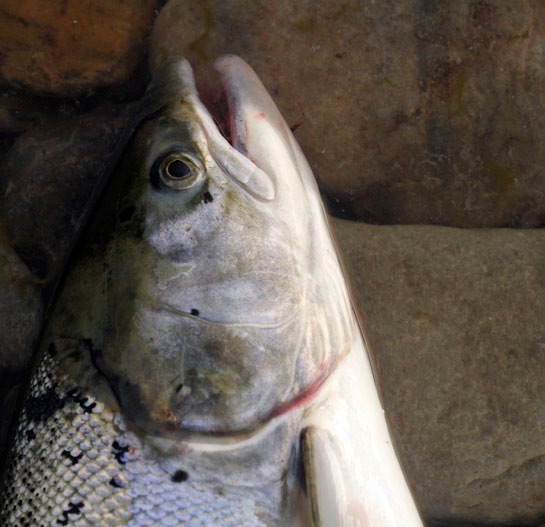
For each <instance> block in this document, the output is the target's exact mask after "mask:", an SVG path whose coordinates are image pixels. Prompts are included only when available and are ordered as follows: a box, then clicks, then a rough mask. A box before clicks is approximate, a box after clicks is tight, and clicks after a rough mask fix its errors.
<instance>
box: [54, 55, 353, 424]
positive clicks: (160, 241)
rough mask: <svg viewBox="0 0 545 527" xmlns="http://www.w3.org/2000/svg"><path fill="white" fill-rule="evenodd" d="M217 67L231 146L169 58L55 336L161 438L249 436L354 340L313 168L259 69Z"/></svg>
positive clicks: (81, 252) (183, 68) (125, 146)
mask: <svg viewBox="0 0 545 527" xmlns="http://www.w3.org/2000/svg"><path fill="white" fill-rule="evenodd" d="M216 68H217V69H218V70H219V72H220V75H221V77H222V80H223V84H224V86H225V89H226V92H227V98H228V101H229V104H230V115H231V119H232V122H231V134H232V142H233V144H232V145H231V144H229V142H228V141H227V140H226V139H225V138H224V137H223V136H222V135H221V133H220V132H219V130H218V128H217V127H216V125H215V124H214V121H213V119H212V117H211V116H210V114H209V113H208V111H207V110H206V108H205V106H204V105H203V104H202V102H201V101H200V99H199V97H198V94H197V91H196V88H195V83H194V80H193V75H192V71H191V68H190V66H189V64H188V63H187V62H186V61H185V60H183V59H178V60H175V61H170V62H167V63H165V64H164V65H163V66H162V68H161V69H160V70H159V71H158V72H157V73H156V75H155V77H154V79H153V82H152V83H151V85H150V87H149V89H148V91H147V93H146V95H145V97H144V99H143V101H142V103H141V105H140V109H139V110H138V112H137V114H136V116H135V118H134V120H133V121H132V123H131V125H130V126H129V127H128V129H127V131H126V132H125V134H124V136H123V138H122V140H121V143H120V147H119V150H118V159H117V162H116V163H115V169H114V170H113V173H112V175H111V179H110V181H109V183H108V185H107V187H106V188H105V190H104V192H103V195H102V197H101V199H100V202H99V204H98V206H97V208H96V210H95V212H94V213H93V216H92V218H91V220H90V222H89V224H88V226H87V228H86V231H85V233H84V235H83V237H82V239H81V241H80V243H79V245H78V248H77V250H76V251H75V255H74V258H73V260H72V263H71V265H70V270H69V272H68V275H67V279H66V281H65V285H64V288H63V289H62V291H61V293H60V295H59V299H58V303H57V305H56V307H55V311H54V313H53V316H52V318H51V322H50V324H49V328H48V331H47V334H48V339H49V342H51V341H53V342H54V343H55V345H56V346H57V348H58V349H59V350H61V355H62V356H64V357H65V358H66V359H65V367H66V368H74V367H76V366H74V357H78V360H80V362H81V361H83V362H85V361H86V360H87V361H88V360H91V362H92V367H91V368H96V369H97V370H98V371H99V372H100V374H101V375H102V376H103V377H105V378H106V379H107V382H108V385H109V386H110V387H111V389H112V390H113V392H114V394H115V396H116V398H117V400H118V403H119V405H120V407H121V410H122V411H123V412H124V414H125V415H126V416H127V417H129V419H131V420H132V421H133V423H134V424H136V425H137V426H138V427H139V428H141V429H142V430H144V431H147V432H150V433H153V434H176V433H177V432H180V431H181V432H187V431H190V432H201V433H209V432H213V433H220V434H235V433H240V432H245V431H249V430H253V429H255V428H256V427H258V426H260V425H261V424H262V423H264V422H265V421H266V420H268V419H269V418H271V417H273V416H275V415H278V414H279V413H281V412H283V411H285V410H287V409H289V408H290V405H292V404H294V403H296V402H297V400H298V399H299V398H302V397H305V396H306V395H308V394H309V393H310V392H311V391H313V390H315V389H316V388H317V387H318V386H319V385H320V384H321V382H323V380H324V379H325V378H326V377H327V376H328V374H329V372H330V371H331V370H332V369H333V368H334V366H335V364H336V363H337V361H338V359H339V358H340V357H341V356H342V355H343V354H345V353H346V352H347V351H348V349H349V348H350V345H351V343H352V340H353V337H354V332H355V327H354V326H353V324H354V322H353V319H352V317H351V314H350V313H351V311H350V305H349V299H348V296H347V293H346V290H345V285H344V280H343V278H342V276H341V271H340V266H339V263H338V261H337V256H336V253H335V249H334V247H333V246H332V243H331V241H330V235H329V232H328V226H327V222H326V219H325V214H324V211H323V208H322V204H321V201H320V197H319V194H318V191H317V188H316V185H315V183H314V180H313V177H312V174H311V172H310V168H309V167H308V164H307V162H306V161H305V159H304V157H303V155H302V153H301V151H300V149H299V147H298V145H297V144H296V142H295V140H294V138H293V136H292V134H291V132H290V130H289V128H288V126H287V125H286V123H285V122H284V120H283V119H282V117H281V115H280V113H279V112H278V110H277V108H276V106H275V105H274V103H273V101H272V100H271V98H270V97H269V95H268V94H267V92H266V90H265V88H264V87H263V85H262V84H261V82H260V81H259V80H258V78H257V76H256V75H255V73H254V72H253V71H252V70H251V69H250V67H249V66H248V65H247V64H246V63H244V62H243V61H242V60H241V59H238V58H236V57H230V56H229V57H224V58H222V59H220V60H219V61H218V62H217V64H216ZM46 340H47V339H46ZM82 342H84V343H85V345H84V346H82V345H81V343H82ZM45 345H48V344H47V342H46V344H45ZM78 368H80V369H81V366H78ZM89 378H91V376H90V377H89Z"/></svg>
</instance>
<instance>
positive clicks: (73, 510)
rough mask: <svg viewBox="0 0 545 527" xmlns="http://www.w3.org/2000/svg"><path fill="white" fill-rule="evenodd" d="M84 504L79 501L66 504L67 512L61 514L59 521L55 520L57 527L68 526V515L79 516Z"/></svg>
mask: <svg viewBox="0 0 545 527" xmlns="http://www.w3.org/2000/svg"><path fill="white" fill-rule="evenodd" d="M83 505H84V502H83V501H80V502H78V503H72V502H71V501H69V502H68V510H65V511H63V512H62V518H61V519H60V520H57V524H58V525H68V515H69V514H74V515H78V514H81V509H82V508H83Z"/></svg>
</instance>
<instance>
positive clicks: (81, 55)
mask: <svg viewBox="0 0 545 527" xmlns="http://www.w3.org/2000/svg"><path fill="white" fill-rule="evenodd" d="M158 4H159V1H158V0H143V1H140V2H133V1H131V0H116V1H109V2H98V3H97V2H94V1H92V0H49V1H48V2H38V1H36V0H4V1H3V2H2V4H1V5H0V57H2V58H1V60H0V76H1V77H2V78H3V79H4V80H5V81H7V82H8V83H10V84H12V85H18V86H23V87H25V88H28V89H30V90H33V91H35V92H39V93H46V94H52V95H59V96H65V97H72V96H78V95H81V94H85V93H87V92H89V91H91V90H93V89H94V88H96V87H99V86H109V85H112V84H118V83H121V82H124V81H126V80H127V78H128V77H129V75H130V74H131V73H132V72H133V70H134V69H135V67H136V65H137V63H138V62H139V61H140V60H141V57H142V54H143V51H144V41H145V37H146V34H147V31H148V29H149V27H150V25H151V22H152V19H153V16H154V11H155V9H156V8H157V7H158Z"/></svg>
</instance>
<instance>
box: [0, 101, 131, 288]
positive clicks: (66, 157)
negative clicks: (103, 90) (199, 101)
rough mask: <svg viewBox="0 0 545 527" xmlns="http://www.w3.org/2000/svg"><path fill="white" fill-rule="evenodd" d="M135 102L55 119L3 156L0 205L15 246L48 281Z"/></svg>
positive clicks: (23, 137)
mask: <svg viewBox="0 0 545 527" xmlns="http://www.w3.org/2000/svg"><path fill="white" fill-rule="evenodd" d="M132 111H133V107H132V106H130V105H129V106H126V105H121V106H112V105H105V106H104V107H102V108H100V109H99V110H96V111H95V112H91V113H88V114H84V115H78V116H71V117H57V118H56V119H55V121H50V122H49V123H47V124H43V125H42V126H37V127H34V128H33V129H31V130H29V131H27V132H26V133H24V134H22V135H21V136H19V137H18V138H17V140H16V141H15V142H14V144H13V146H12V147H11V149H10V150H9V152H8V153H7V155H6V157H5V160H4V173H3V175H2V177H1V178H0V200H1V201H0V204H1V206H2V211H3V214H4V216H5V222H6V228H7V233H8V236H9V240H10V243H11V245H12V246H13V247H14V248H15V249H16V250H17V252H18V254H19V255H20V256H21V257H22V259H23V261H24V262H25V263H26V264H27V266H28V267H29V268H30V269H31V271H32V272H34V274H35V275H36V276H37V277H38V278H39V279H41V280H42V283H45V284H49V283H52V282H54V281H55V280H56V278H57V272H58V270H59V266H60V264H61V263H62V261H63V259H64V257H65V256H66V254H67V252H68V250H69V249H70V247H71V244H72V243H73V241H74V236H75V235H76V234H77V233H78V232H79V230H80V228H81V226H82V224H83V222H84V219H85V217H86V213H87V212H88V209H89V207H90V206H92V204H93V202H94V198H95V197H96V194H97V192H98V190H99V187H100V182H101V181H103V180H104V175H105V174H104V171H105V168H106V167H107V164H108V156H109V154H110V153H111V152H112V151H113V149H114V145H115V144H116V142H117V139H118V136H119V134H120V130H121V129H122V128H123V126H124V125H125V124H126V122H127V120H128V117H129V115H130V114H131V112H132Z"/></svg>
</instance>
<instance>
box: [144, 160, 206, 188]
mask: <svg viewBox="0 0 545 527" xmlns="http://www.w3.org/2000/svg"><path fill="white" fill-rule="evenodd" d="M203 175H204V168H203V166H202V165H201V163H200V162H199V161H198V160H197V159H195V158H194V157H193V156H190V155H188V154H186V153H182V152H170V153H168V154H166V155H162V156H161V157H159V158H158V159H157V160H156V161H155V163H154V164H153V166H152V167H151V171H150V181H151V183H152V185H153V186H155V187H157V188H164V187H168V188H172V189H177V190H180V189H185V188H189V187H192V186H193V185H194V184H195V183H197V182H198V181H200V180H201V179H202V177H203Z"/></svg>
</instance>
